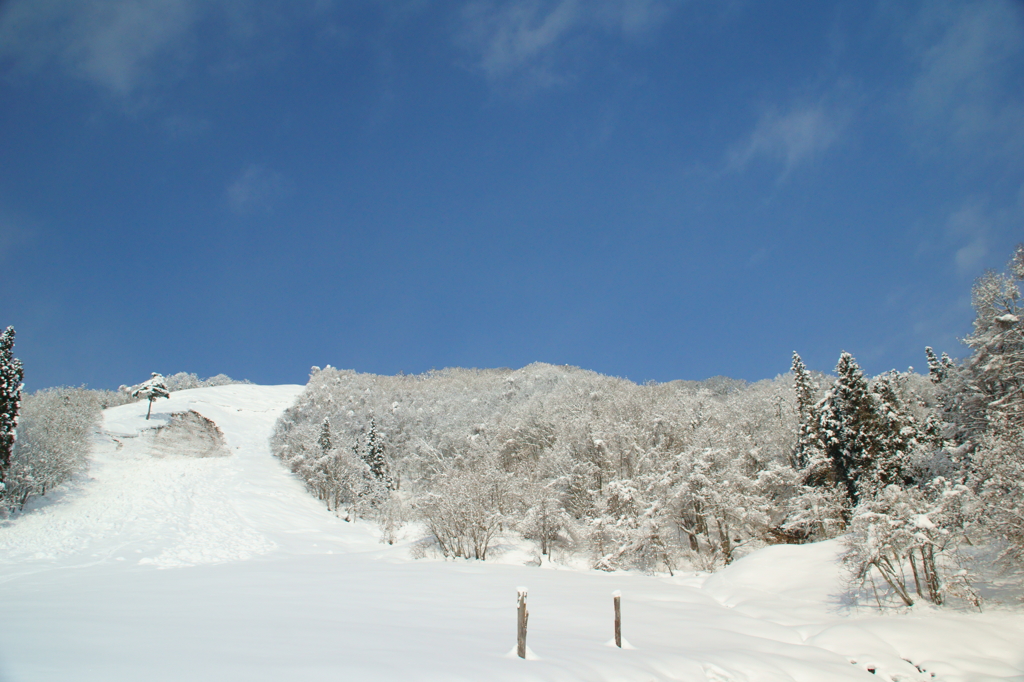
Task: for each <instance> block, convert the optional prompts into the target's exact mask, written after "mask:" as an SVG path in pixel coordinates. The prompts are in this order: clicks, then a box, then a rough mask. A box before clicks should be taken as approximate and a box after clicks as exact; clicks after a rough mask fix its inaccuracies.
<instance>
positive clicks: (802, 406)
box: [791, 351, 818, 469]
mask: <svg viewBox="0 0 1024 682" xmlns="http://www.w3.org/2000/svg"><path fill="white" fill-rule="evenodd" d="M792 370H793V389H794V391H795V393H796V410H797V418H798V420H799V422H798V423H799V430H798V432H797V441H796V449H795V452H794V456H793V458H792V459H793V461H792V462H791V464H792V465H793V467H794V468H795V469H804V468H806V467H807V464H808V463H809V461H810V455H811V453H810V451H811V450H812V449H813V448H814V447H815V443H814V441H815V440H816V438H815V434H814V431H815V428H814V419H815V417H816V416H817V415H816V413H815V400H814V397H815V395H816V394H817V392H818V386H817V384H816V383H815V381H814V379H812V378H811V373H810V372H808V371H807V365H805V364H804V361H803V360H802V359H801V358H800V355H799V354H797V352H796V351H793V368H792Z"/></svg>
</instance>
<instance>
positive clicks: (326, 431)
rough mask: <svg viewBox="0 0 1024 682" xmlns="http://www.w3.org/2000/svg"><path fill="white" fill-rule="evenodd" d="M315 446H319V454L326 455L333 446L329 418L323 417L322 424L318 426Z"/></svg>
mask: <svg viewBox="0 0 1024 682" xmlns="http://www.w3.org/2000/svg"><path fill="white" fill-rule="evenodd" d="M316 442H317V445H319V446H320V454H321V455H326V454H327V453H329V452H330V451H331V448H332V447H333V445H332V444H331V419H330V417H324V421H323V424H321V425H320V437H319V438H318V439H317V441H316Z"/></svg>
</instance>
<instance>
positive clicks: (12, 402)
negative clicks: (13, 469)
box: [0, 327, 24, 494]
mask: <svg viewBox="0 0 1024 682" xmlns="http://www.w3.org/2000/svg"><path fill="white" fill-rule="evenodd" d="M23 378H24V368H23V367H22V364H21V360H18V359H17V358H15V357H14V327H8V328H7V329H5V330H4V332H3V334H0V494H2V493H3V490H4V486H5V482H6V480H7V472H8V469H9V467H10V465H11V455H12V454H13V452H14V441H15V438H16V437H17V434H16V432H15V429H16V428H17V426H18V411H19V409H20V408H21V389H22V383H21V382H22V379H23Z"/></svg>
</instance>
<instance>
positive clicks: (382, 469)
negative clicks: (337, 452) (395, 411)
mask: <svg viewBox="0 0 1024 682" xmlns="http://www.w3.org/2000/svg"><path fill="white" fill-rule="evenodd" d="M362 457H363V461H364V462H366V466H368V467H370V473H371V474H372V475H373V477H374V478H375V479H376V480H377V481H379V482H381V483H383V484H384V486H385V487H386V488H387V489H388V490H394V489H395V483H394V479H393V478H392V477H391V467H390V466H388V458H387V452H386V451H385V449H384V441H383V439H382V438H381V437H380V434H379V433H378V432H377V422H376V421H375V420H374V419H370V432H369V433H368V434H367V436H366V450H365V451H364V452H363V453H362Z"/></svg>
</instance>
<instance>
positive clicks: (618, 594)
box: [612, 590, 622, 599]
mask: <svg viewBox="0 0 1024 682" xmlns="http://www.w3.org/2000/svg"><path fill="white" fill-rule="evenodd" d="M612 596H613V597H615V598H616V599H621V598H622V590H615V591H614V592H612Z"/></svg>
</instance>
